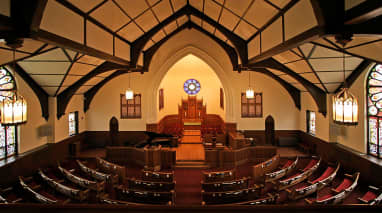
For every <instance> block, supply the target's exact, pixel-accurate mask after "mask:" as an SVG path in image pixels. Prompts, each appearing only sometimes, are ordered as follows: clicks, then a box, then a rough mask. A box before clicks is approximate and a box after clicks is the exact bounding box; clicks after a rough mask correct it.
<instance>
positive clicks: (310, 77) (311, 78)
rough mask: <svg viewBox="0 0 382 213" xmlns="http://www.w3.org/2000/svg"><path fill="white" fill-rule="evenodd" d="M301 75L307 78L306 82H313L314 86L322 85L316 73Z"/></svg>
mask: <svg viewBox="0 0 382 213" xmlns="http://www.w3.org/2000/svg"><path fill="white" fill-rule="evenodd" d="M299 75H300V76H301V77H303V78H305V79H306V80H308V81H310V82H312V83H313V84H316V83H320V80H318V78H317V77H316V75H315V74H314V73H302V74H299Z"/></svg>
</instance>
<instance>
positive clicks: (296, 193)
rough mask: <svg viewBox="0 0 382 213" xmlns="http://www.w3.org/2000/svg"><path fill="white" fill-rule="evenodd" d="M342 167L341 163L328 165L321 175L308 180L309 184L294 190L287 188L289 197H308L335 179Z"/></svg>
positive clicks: (293, 198)
mask: <svg viewBox="0 0 382 213" xmlns="http://www.w3.org/2000/svg"><path fill="white" fill-rule="evenodd" d="M339 169H340V164H339V163H338V164H337V167H336V166H328V167H327V168H326V170H325V171H324V172H323V173H322V174H321V175H320V177H318V178H316V179H314V180H312V181H308V184H309V185H305V186H302V187H299V188H296V189H293V190H289V189H286V191H287V192H288V197H289V199H292V200H297V199H299V198H302V197H306V196H308V195H310V194H313V193H315V192H317V191H319V190H321V189H322V188H324V187H325V186H327V185H328V184H329V183H331V182H332V181H333V179H334V178H335V177H336V175H337V172H338V170H339Z"/></svg>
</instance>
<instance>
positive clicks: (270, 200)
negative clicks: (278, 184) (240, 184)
mask: <svg viewBox="0 0 382 213" xmlns="http://www.w3.org/2000/svg"><path fill="white" fill-rule="evenodd" d="M278 198H279V194H271V193H267V195H266V196H265V197H263V198H259V199H256V200H250V201H244V202H239V203H229V204H221V205H214V206H232V205H243V206H255V205H267V204H275V203H276V201H277V199H278Z"/></svg>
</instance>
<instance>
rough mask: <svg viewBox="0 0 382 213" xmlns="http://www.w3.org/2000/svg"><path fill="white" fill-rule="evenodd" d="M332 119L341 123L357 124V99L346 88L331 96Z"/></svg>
mask: <svg viewBox="0 0 382 213" xmlns="http://www.w3.org/2000/svg"><path fill="white" fill-rule="evenodd" d="M333 121H334V123H337V124H342V125H357V124H358V101H357V98H356V97H355V96H354V95H353V94H351V93H350V92H349V90H348V88H343V89H342V90H341V91H340V92H339V93H338V94H336V95H334V96H333Z"/></svg>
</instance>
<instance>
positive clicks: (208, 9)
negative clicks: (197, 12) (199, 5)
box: [204, 0, 222, 21]
mask: <svg viewBox="0 0 382 213" xmlns="http://www.w3.org/2000/svg"><path fill="white" fill-rule="evenodd" d="M221 9H222V7H221V6H219V5H218V4H216V3H215V2H214V1H213V0H205V3H204V13H205V14H206V15H208V16H209V17H210V18H212V19H213V20H215V21H217V20H218V18H219V14H220V10H221Z"/></svg>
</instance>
